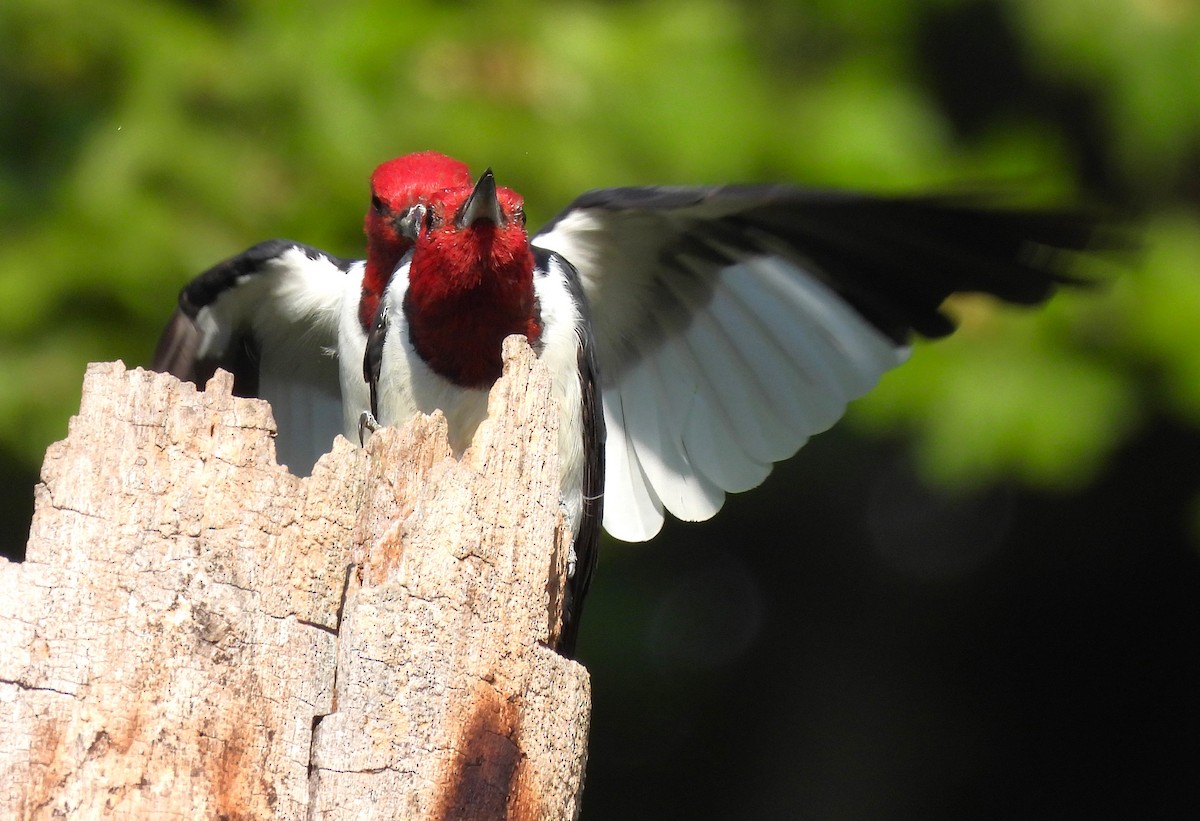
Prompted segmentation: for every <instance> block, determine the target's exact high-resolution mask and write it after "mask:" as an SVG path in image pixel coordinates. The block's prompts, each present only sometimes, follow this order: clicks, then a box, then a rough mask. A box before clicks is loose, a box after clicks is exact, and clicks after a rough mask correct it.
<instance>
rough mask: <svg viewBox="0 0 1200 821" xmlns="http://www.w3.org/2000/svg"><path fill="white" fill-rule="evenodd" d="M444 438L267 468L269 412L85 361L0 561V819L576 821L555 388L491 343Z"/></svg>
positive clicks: (374, 444)
mask: <svg viewBox="0 0 1200 821" xmlns="http://www.w3.org/2000/svg"><path fill="white" fill-rule="evenodd" d="M505 355H506V368H505V370H506V375H505V378H504V379H502V380H501V381H500V382H499V383H497V385H496V387H495V389H494V390H493V392H492V395H491V400H490V401H491V417H492V418H491V420H490V421H489V422H488V423H486V424H485V427H484V428H482V429H481V431H480V433H479V435H478V436H477V437H476V442H475V444H474V445H472V447H471V449H470V450H469V451H468V452H467V453H466V454H464V456H463V458H462V460H461V461H459V460H456V459H454V458H453V456H452V455H451V454H450V449H449V446H448V444H447V443H446V431H445V424H444V420H443V419H441V418H440V417H438V416H435V417H430V418H426V419H422V420H418V421H417V422H416V423H415V424H413V425H412V426H409V427H408V428H406V429H404V430H402V431H391V430H384V431H380V432H379V433H377V434H376V435H375V436H374V437H373V438H372V440H371V441H370V442H369V443H368V447H367V448H366V449H365V450H363V449H360V448H358V447H356V446H354V445H351V444H350V443H348V442H346V441H345V440H343V439H339V440H338V441H337V443H336V444H335V447H334V450H333V453H332V454H330V455H329V456H326V457H324V458H322V460H321V461H320V462H319V463H318V465H317V467H316V469H315V470H314V472H313V476H312V477H311V478H309V479H298V478H296V477H294V476H292V475H290V474H289V473H288V472H287V471H286V470H285V469H283V468H280V467H278V466H277V465H275V464H274V445H273V441H272V435H273V427H274V423H273V421H272V419H271V416H270V411H269V408H268V406H266V405H265V404H264V403H262V402H257V401H254V400H245V399H238V398H235V397H232V396H230V389H231V383H230V381H229V378H228V377H227V375H223V374H219V375H218V376H217V377H216V378H215V379H214V380H213V383H211V384H210V386H209V389H208V390H207V391H206V392H204V393H197V392H196V391H194V390H193V389H192V388H191V386H188V385H182V384H180V383H179V382H178V381H176V380H175V379H174V378H172V377H169V376H164V375H159V374H152V373H149V372H146V371H142V370H135V371H126V370H125V368H124V367H123V366H121V365H120V364H106V365H93V366H91V367H90V368H89V369H88V374H87V377H86V380H85V385H84V395H83V402H82V406H81V409H80V413H79V415H78V416H77V417H76V418H75V419H73V420H72V424H71V429H70V433H69V435H68V438H67V439H66V440H65V441H63V442H59V443H57V444H55V445H53V446H52V447H51V448H50V449H49V451H48V452H47V454H46V461H45V464H44V466H43V470H42V483H41V484H40V485H39V487H38V489H37V512H36V514H35V517H34V521H33V525H32V528H31V532H30V539H29V549H28V561H26V562H25V563H24V564H20V565H13V564H7V563H5V564H0V818H42V817H49V816H52V815H55V814H58V815H67V816H69V817H81V818H88V817H97V816H103V815H111V816H113V817H145V816H150V815H158V814H162V815H167V814H170V815H174V816H176V817H182V818H217V817H226V818H304V817H311V818H355V819H358V818H411V819H449V818H468V819H474V818H479V819H484V818H489V819H490V818H504V817H508V818H545V819H564V818H572V817H574V816H575V815H576V814H577V812H578V806H579V796H580V792H581V789H582V778H583V767H584V761H585V756H586V740H587V728H588V721H589V717H590V692H589V683H588V677H587V673H586V671H585V670H584V669H583V668H582V667H580V666H579V665H577V664H575V663H574V662H570V661H567V660H565V659H563V658H562V657H560V656H558V655H557V654H555V653H554V652H552V651H550V650H549V649H547V648H546V646H545V644H546V643H547V642H548V641H549V640H550V638H551V631H552V630H557V622H558V618H559V610H560V609H561V592H560V591H561V581H562V576H563V572H564V566H565V556H564V555H563V554H564V545H566V544H567V541H566V539H567V538H568V536H567V535H566V534H565V533H564V532H563V530H562V522H561V518H562V517H561V514H560V511H559V509H558V504H557V486H558V478H557V456H556V447H555V442H556V436H557V432H556V428H555V425H556V417H555V414H554V413H553V412H551V411H552V409H551V402H550V398H549V396H550V392H549V376H548V374H547V373H546V371H545V369H544V368H542V367H541V366H540V364H538V363H536V361H535V360H534V359H533V357H532V355H531V354H530V352H529V349H528V346H526V345H524V344H523V342H522V343H520V344H517V341H516V340H510V341H509V343H508V344H507V345H506V348H505Z"/></svg>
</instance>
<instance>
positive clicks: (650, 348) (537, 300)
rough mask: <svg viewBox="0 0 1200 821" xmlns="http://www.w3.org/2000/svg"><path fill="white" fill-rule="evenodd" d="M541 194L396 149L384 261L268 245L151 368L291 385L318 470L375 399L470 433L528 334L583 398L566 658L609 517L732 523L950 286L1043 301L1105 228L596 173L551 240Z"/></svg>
mask: <svg viewBox="0 0 1200 821" xmlns="http://www.w3.org/2000/svg"><path fill="white" fill-rule="evenodd" d="M522 205H523V203H522V200H521V198H520V196H518V195H517V194H516V193H514V192H512V191H510V190H508V189H506V188H501V187H498V186H497V185H496V183H495V180H494V178H493V176H492V172H491V171H490V170H488V171H487V172H485V173H484V175H483V176H482V177H481V178H480V179H479V181H478V182H477V183H476V184H475V185H473V186H472V185H471V183H470V180H469V178H468V177H467V172H466V169H465V167H464V166H463V165H462V164H461V163H458V162H456V161H454V160H451V159H449V158H446V157H442V156H441V155H437V154H431V153H426V154H420V155H410V156H409V157H403V158H400V159H399V160H393V161H392V162H391V163H385V164H384V165H383V166H380V168H379V169H377V170H376V172H375V175H374V176H373V177H372V205H371V211H370V212H368V215H367V220H366V232H367V247H368V259H367V261H366V263H365V265H364V263H361V262H355V263H350V262H346V261H343V260H338V259H336V258H334V257H331V256H329V255H327V254H323V253H321V252H319V251H316V250H314V249H311V248H308V247H306V246H302V245H298V244H296V243H290V242H284V241H273V242H268V243H263V244H261V245H257V246H255V247H254V248H251V249H250V250H249V251H247V252H245V253H243V254H241V255H239V256H237V257H234V258H232V259H230V260H227V261H226V262H223V263H221V264H220V265H218V266H216V267H215V268H213V269H211V270H210V271H208V272H206V273H204V274H201V275H200V276H199V277H198V278H197V279H195V280H193V282H192V283H190V284H189V285H188V286H187V287H185V288H184V290H183V293H182V294H181V297H180V309H179V311H178V312H177V314H176V317H175V318H174V319H173V321H172V323H171V325H169V326H168V328H167V330H166V332H165V333H164V335H163V340H162V341H161V342H160V347H159V354H158V356H157V357H156V360H155V367H156V368H158V369H160V370H170V371H172V372H174V373H176V374H178V375H180V376H182V377H185V378H190V379H193V380H196V381H199V380H200V379H202V378H203V376H204V373H205V372H208V371H211V369H212V367H213V366H214V365H215V364H221V365H224V366H225V367H230V368H231V369H233V370H234V373H235V376H238V377H239V379H240V380H242V382H243V388H242V390H243V392H244V393H248V394H255V393H257V394H261V395H263V396H265V397H267V398H269V399H271V400H272V402H273V403H275V413H276V419H277V422H278V424H279V440H278V441H279V453H280V459H281V461H283V462H285V463H286V464H289V465H290V466H291V467H292V468H293V469H295V470H298V471H301V472H305V471H307V470H309V469H311V465H312V462H313V461H314V460H315V458H316V457H317V456H319V455H320V454H321V453H323V452H325V451H326V450H328V448H329V445H330V442H331V441H332V439H333V437H334V435H335V434H336V433H338V432H345V433H346V435H347V436H348V437H351V438H353V437H354V436H359V435H361V434H360V421H359V420H360V417H361V416H362V415H363V414H364V412H367V411H370V412H371V413H372V414H374V415H375V416H377V417H378V421H379V422H380V423H382V424H401V423H403V422H404V421H406V420H407V419H409V418H410V417H412V416H413V415H414V414H416V413H418V412H424V413H428V412H430V411H432V410H434V409H440V410H442V411H443V412H444V413H445V415H446V417H447V420H448V421H449V426H450V435H451V441H452V444H453V445H454V447H455V448H457V449H461V448H463V447H465V446H466V444H467V443H468V442H469V441H470V439H471V437H472V435H473V434H474V431H475V429H476V427H477V426H478V424H479V422H480V421H481V420H482V419H483V417H484V414H485V412H486V394H487V389H488V388H489V386H490V385H491V384H492V383H493V382H494V381H495V380H496V378H497V377H498V376H499V375H500V347H501V342H502V341H503V339H504V338H505V337H506V336H508V335H510V334H522V335H524V336H525V337H526V338H527V339H529V341H530V343H531V345H532V346H533V348H534V350H535V351H536V352H537V353H538V355H539V356H540V357H541V358H542V359H543V360H544V361H545V362H546V363H547V364H548V365H549V367H550V370H551V372H552V374H553V377H554V390H555V395H556V399H557V400H558V402H559V405H560V407H561V411H562V424H561V426H560V431H561V436H560V459H561V467H562V474H563V503H564V505H565V508H566V511H567V514H568V517H569V520H570V524H571V527H572V531H573V532H574V534H575V545H574V548H575V550H574V563H573V565H572V570H571V578H570V582H569V585H568V591H567V592H568V597H567V602H566V608H565V613H564V628H563V637H562V639H561V641H560V649H562V650H563V651H564V652H566V653H570V652H571V651H572V649H573V646H574V642H575V638H576V631H577V629H578V623H579V613H580V608H581V605H582V601H583V596H584V594H585V593H586V591H587V586H588V584H589V581H590V577H591V573H592V569H593V567H594V562H595V558H596V543H597V541H598V538H599V526H600V522H601V521H603V526H604V528H605V529H606V530H608V532H609V533H611V534H612V535H613V536H615V537H617V538H619V539H623V540H627V541H643V540H646V539H649V538H651V537H652V536H654V535H655V534H656V533H657V532H658V530H659V528H660V527H661V526H662V523H663V517H664V511H670V512H671V513H672V514H674V515H675V516H677V517H679V518H681V519H686V520H692V521H699V520H704V519H707V518H709V517H711V516H712V515H713V514H715V513H716V512H717V510H719V509H720V507H721V504H722V503H723V501H724V498H725V494H726V493H727V492H736V491H742V490H747V489H749V488H752V487H754V486H756V485H758V484H760V483H761V482H762V481H763V480H764V479H765V478H766V476H767V474H768V473H770V470H771V466H772V463H774V462H776V461H780V460H782V459H786V458H788V457H789V456H791V455H792V454H794V453H795V452H796V451H797V450H798V449H799V448H800V447H801V446H802V445H803V444H804V442H805V441H806V440H807V438H808V437H809V436H811V435H812V434H815V433H819V432H821V431H823V430H825V429H827V428H828V427H829V426H830V425H832V424H833V423H834V422H835V421H836V420H837V419H838V418H839V417H840V416H841V415H842V413H843V412H844V410H845V408H846V404H847V403H848V402H849V401H850V400H851V399H854V398H855V397H858V396H861V395H862V394H864V393H866V392H867V391H868V390H870V388H871V387H872V386H873V385H874V384H875V383H876V381H877V380H878V379H879V377H880V375H881V374H882V373H883V372H884V371H886V370H888V369H889V368H892V367H894V366H896V365H898V364H900V363H901V362H903V361H904V359H905V358H906V357H907V355H908V347H907V346H908V343H909V340H910V337H911V336H912V335H913V333H918V334H921V335H924V336H927V337H938V336H943V335H945V334H947V333H949V332H950V331H951V330H953V325H952V323H951V322H950V320H949V319H947V318H946V317H945V316H944V315H943V314H942V313H941V312H940V311H939V307H940V305H941V303H942V302H943V300H944V299H945V298H946V297H947V296H948V295H950V294H951V293H954V292H957V291H981V292H985V293H989V294H993V295H995V296H997V297H999V298H1001V299H1004V300H1007V301H1010V302H1017V303H1026V304H1033V303H1037V302H1040V301H1042V300H1044V299H1045V298H1047V297H1048V296H1049V294H1050V293H1051V291H1052V289H1053V287H1054V285H1055V284H1056V283H1058V282H1066V281H1071V280H1070V278H1069V277H1068V275H1067V274H1066V273H1065V267H1064V266H1065V264H1066V263H1067V262H1068V261H1069V258H1070V256H1071V255H1072V254H1071V252H1074V251H1079V250H1083V249H1085V248H1086V247H1087V246H1088V244H1089V243H1090V241H1091V240H1092V237H1093V235H1094V233H1095V227H1096V226H1095V223H1094V221H1093V220H1092V219H1090V218H1088V217H1086V216H1083V215H1080V214H1077V213H1073V212H1066V211H1047V210H1015V209H997V208H988V207H981V206H980V205H979V204H978V203H970V202H966V201H960V200H956V199H953V198H938V197H908V198H904V197H900V198H881V197H871V196H863V195H857V194H849V193H836V192H822V191H811V190H805V189H801V188H796V187H792V186H783V185H778V186H771V185H743V186H725V187H711V188H700V187H696V188H690V187H653V188H613V189H601V190H597V191H592V192H589V193H587V194H584V195H582V196H581V197H579V198H578V199H576V200H575V202H573V203H572V204H571V205H569V206H568V207H567V208H566V209H565V210H564V211H563V212H561V213H560V214H559V215H558V216H557V217H555V218H554V219H553V220H552V221H551V222H550V224H549V225H547V226H545V227H544V228H542V229H541V230H540V231H538V232H537V233H535V234H534V235H533V236H532V237H530V236H529V235H528V234H527V232H526V228H525V216H524V211H523V207H522ZM339 367H340V377H339V373H338V371H339ZM331 410H336V413H333V412H331ZM606 432H607V436H606ZM289 460H290V461H289ZM601 509H603V515H602V517H601Z"/></svg>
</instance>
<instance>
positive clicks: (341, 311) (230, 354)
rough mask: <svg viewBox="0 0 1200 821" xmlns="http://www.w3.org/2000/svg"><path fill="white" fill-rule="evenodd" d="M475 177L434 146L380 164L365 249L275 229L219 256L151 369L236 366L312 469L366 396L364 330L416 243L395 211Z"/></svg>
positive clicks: (281, 440) (294, 464)
mask: <svg viewBox="0 0 1200 821" xmlns="http://www.w3.org/2000/svg"><path fill="white" fill-rule="evenodd" d="M471 181H472V177H471V174H470V171H469V169H468V168H467V166H466V164H465V163H461V162H459V161H457V160H453V159H451V158H450V157H447V156H445V155H444V154H439V153H436V152H432V151H424V152H417V153H412V154H406V155H404V156H402V157H397V158H395V159H392V160H389V161H387V162H384V163H382V164H380V165H379V166H378V167H376V168H375V170H374V172H372V174H371V179H370V206H369V207H368V209H367V212H366V216H365V217H364V218H363V232H364V234H365V235H366V238H367V256H366V258H365V259H361V260H351V259H344V258H341V257H337V256H334V255H333V254H329V253H327V252H325V251H322V250H320V249H318V248H314V247H312V246H310V245H306V244H304V243H301V242H293V241H291V240H284V239H274V240H268V241H265V242H260V243H258V244H256V245H254V246H252V247H250V248H248V249H247V250H245V251H243V252H242V253H240V254H237V255H236V256H233V257H231V258H229V259H226V260H224V261H223V262H221V263H219V264H217V265H214V266H213V267H211V268H209V269H208V270H207V271H205V272H204V273H202V274H200V275H199V276H197V277H195V278H194V279H193V280H192V281H191V282H189V283H188V284H187V286H186V287H184V288H183V289H182V290H181V291H180V294H179V304H178V306H177V307H176V309H175V311H174V313H173V314H172V315H171V318H170V320H169V321H168V323H167V325H166V328H165V329H164V330H163V332H162V334H161V336H160V338H159V343H158V347H157V349H156V350H155V353H154V358H153V362H152V365H151V367H152V369H153V370H156V371H160V372H164V373H172V374H174V375H175V376H177V377H179V378H180V379H183V380H186V381H190V382H193V383H195V384H196V385H198V386H201V387H203V386H204V384H205V383H206V382H207V381H208V379H209V378H210V377H211V376H212V375H213V373H214V372H215V370H216V369H217V368H218V367H220V368H223V369H225V370H227V371H229V372H230V373H232V374H233V376H234V393H235V394H236V395H238V396H249V397H258V398H262V399H266V400H268V401H269V402H270V403H271V406H272V410H273V411H274V413H275V417H276V424H277V425H278V426H279V428H280V429H281V435H280V436H279V437H278V438H277V440H276V456H277V458H278V460H279V461H280V462H281V463H282V464H285V465H288V466H289V467H290V468H291V469H292V470H293V471H295V472H297V473H300V474H305V475H306V474H308V473H309V472H311V470H312V466H313V464H314V463H315V462H316V460H317V459H318V458H319V457H320V456H321V455H322V454H324V453H326V452H328V451H329V449H330V447H331V446H332V444H333V439H334V437H335V436H336V435H337V434H338V433H339V432H341V431H342V430H343V429H346V430H350V428H351V427H352V426H354V425H357V423H358V411H357V410H354V409H355V408H358V407H359V406H360V405H361V406H363V407H366V404H367V401H368V399H367V385H366V383H365V382H364V380H363V379H362V378H361V376H360V374H361V370H362V354H363V349H364V347H365V345H366V335H367V332H368V331H369V330H370V327H371V324H372V323H373V322H374V318H375V314H376V313H377V312H378V309H379V301H380V299H381V298H382V297H383V291H384V288H385V287H386V286H387V283H388V282H389V280H390V279H391V277H392V273H393V271H394V270H395V268H396V266H397V265H398V264H399V262H400V259H401V257H402V256H403V255H404V253H405V252H406V251H408V250H409V249H410V248H411V247H412V243H411V241H410V240H409V239H408V237H407V236H406V235H405V234H404V233H402V232H401V230H400V228H399V227H398V222H399V221H400V220H401V219H402V218H403V217H404V216H406V215H407V214H408V213H409V209H410V208H411V207H412V206H413V205H414V204H415V203H417V202H419V201H420V200H421V199H422V198H424V197H428V196H430V195H432V194H433V193H435V192H437V191H439V190H442V189H447V188H456V187H461V186H463V185H469V184H470V183H471ZM339 352H340V355H339ZM354 362H357V363H358V364H357V365H354V364H352V363H354ZM342 370H347V371H348V373H347V374H345V376H346V377H347V378H343V374H342V373H341V371H342ZM344 416H346V417H347V419H348V420H349V421H346V422H345V423H343V417H344Z"/></svg>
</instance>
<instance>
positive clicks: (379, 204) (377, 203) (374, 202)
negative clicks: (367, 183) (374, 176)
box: [371, 194, 387, 214]
mask: <svg viewBox="0 0 1200 821" xmlns="http://www.w3.org/2000/svg"><path fill="white" fill-rule="evenodd" d="M371 208H372V210H374V211H375V213H376V214H382V213H383V212H384V211H385V210H386V209H387V206H385V205H384V204H383V200H381V199H380V198H379V195H378V194H372V195H371Z"/></svg>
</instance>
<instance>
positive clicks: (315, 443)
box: [196, 247, 362, 476]
mask: <svg viewBox="0 0 1200 821" xmlns="http://www.w3.org/2000/svg"><path fill="white" fill-rule="evenodd" d="M361 279H362V270H361V263H357V264H356V265H354V266H352V267H351V268H350V270H349V272H348V273H344V272H343V271H342V269H340V268H339V267H338V266H337V265H335V264H334V263H333V262H332V261H331V260H329V259H328V258H327V257H324V256H321V257H319V258H317V259H312V258H311V257H310V256H308V254H307V253H306V252H305V251H304V250H303V249H302V248H298V247H294V248H289V249H287V250H285V251H284V252H283V253H281V254H280V255H279V256H278V257H276V258H274V259H270V260H267V261H266V262H265V263H264V264H263V266H262V269H261V270H260V271H257V272H256V273H255V274H254V275H253V276H245V277H241V278H239V280H238V282H237V285H236V286H235V287H232V288H229V289H227V290H226V291H224V292H223V293H222V294H221V295H220V297H219V298H218V299H217V300H216V301H215V302H214V303H212V304H211V305H208V306H206V307H204V308H202V309H201V310H200V312H199V313H198V314H197V316H196V325H197V327H198V328H199V329H200V331H201V333H202V335H203V339H202V342H201V346H200V355H201V357H210V356H217V355H219V354H220V353H221V352H224V351H226V350H227V349H228V348H229V346H230V345H231V344H238V343H234V341H233V340H234V338H235V337H236V336H238V335H239V334H243V333H245V332H246V331H247V330H249V331H250V333H251V335H252V336H253V338H254V340H255V343H256V344H257V345H258V348H259V353H260V356H261V360H260V364H259V390H258V393H259V395H260V396H261V397H262V398H263V399H266V400H267V401H268V402H270V403H271V409H272V411H273V412H274V415H275V422H276V425H277V426H278V428H279V434H278V436H277V438H276V440H275V447H276V456H277V458H278V461H279V462H280V464H284V465H287V466H288V468H289V469H290V470H291V471H292V472H293V473H295V474H297V475H300V476H306V475H308V474H309V473H311V472H312V467H313V464H315V462H316V460H317V458H318V457H320V456H321V455H322V454H324V453H326V452H328V451H329V449H330V447H331V445H332V444H333V439H334V437H335V436H336V435H337V434H338V433H340V432H341V431H342V416H343V411H342V396H341V387H340V380H339V377H338V363H337V359H336V357H335V356H334V355H333V354H332V353H331V351H335V350H336V348H337V328H338V318H339V316H340V314H341V309H342V301H343V296H344V295H349V296H347V298H350V296H353V295H356V294H357V291H358V284H357V283H359V282H360V281H361ZM361 360H362V357H361V356H359V362H360V363H361ZM359 367H360V368H361V364H360V365H359Z"/></svg>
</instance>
